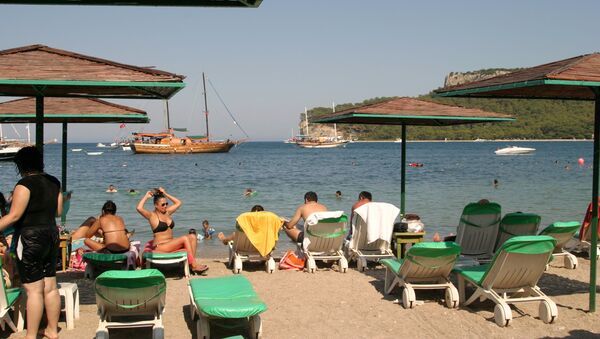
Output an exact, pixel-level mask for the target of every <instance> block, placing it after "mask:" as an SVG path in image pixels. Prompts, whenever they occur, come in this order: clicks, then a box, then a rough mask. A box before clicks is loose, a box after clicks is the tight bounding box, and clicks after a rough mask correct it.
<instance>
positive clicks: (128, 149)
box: [121, 146, 131, 151]
mask: <svg viewBox="0 0 600 339" xmlns="http://www.w3.org/2000/svg"><path fill="white" fill-rule="evenodd" d="M121 148H123V151H131V146H121Z"/></svg>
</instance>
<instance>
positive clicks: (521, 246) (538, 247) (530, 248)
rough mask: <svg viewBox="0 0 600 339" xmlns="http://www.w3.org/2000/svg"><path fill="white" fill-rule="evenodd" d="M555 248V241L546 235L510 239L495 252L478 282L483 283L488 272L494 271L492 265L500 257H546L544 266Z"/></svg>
mask: <svg viewBox="0 0 600 339" xmlns="http://www.w3.org/2000/svg"><path fill="white" fill-rule="evenodd" d="M555 246H556V239H554V238H553V237H551V236H547V235H524V236H517V237H513V238H510V239H508V240H507V241H506V242H505V243H504V244H502V246H501V247H500V248H499V249H498V251H496V254H495V255H494V257H493V258H492V261H491V263H490V264H489V266H488V270H487V271H486V272H485V274H484V275H483V276H482V278H481V280H480V282H484V281H485V279H486V277H487V276H488V275H489V274H490V272H491V271H492V270H494V265H496V264H497V263H496V262H497V261H498V260H499V259H498V258H499V257H501V256H505V255H506V254H511V253H513V254H525V255H547V258H546V259H545V261H544V266H545V263H547V262H548V259H549V258H550V255H551V254H552V251H553V250H554V247H555ZM500 265H503V263H500ZM540 269H541V271H543V270H544V267H541V268H540Z"/></svg>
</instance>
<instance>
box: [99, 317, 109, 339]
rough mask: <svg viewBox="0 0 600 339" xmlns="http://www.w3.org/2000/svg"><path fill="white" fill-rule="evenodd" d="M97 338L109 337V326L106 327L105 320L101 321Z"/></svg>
mask: <svg viewBox="0 0 600 339" xmlns="http://www.w3.org/2000/svg"><path fill="white" fill-rule="evenodd" d="M96 339H108V328H106V322H105V321H102V320H101V321H100V324H99V325H98V329H97V330H96Z"/></svg>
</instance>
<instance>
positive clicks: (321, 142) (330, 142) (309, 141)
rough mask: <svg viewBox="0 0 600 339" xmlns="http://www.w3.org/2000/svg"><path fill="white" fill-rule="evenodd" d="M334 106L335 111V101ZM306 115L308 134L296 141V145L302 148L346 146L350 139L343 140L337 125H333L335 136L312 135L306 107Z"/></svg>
mask: <svg viewBox="0 0 600 339" xmlns="http://www.w3.org/2000/svg"><path fill="white" fill-rule="evenodd" d="M332 106H333V112H334V113H335V103H334V104H333V105H332ZM304 116H305V119H306V136H305V137H303V138H301V139H299V140H298V141H296V145H298V146H300V147H302V148H335V147H340V146H346V144H347V143H348V140H343V139H341V138H340V137H338V135H337V126H336V124H334V125H333V129H334V136H333V137H311V136H310V131H309V130H308V111H307V110H306V107H304Z"/></svg>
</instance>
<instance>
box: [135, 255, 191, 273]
mask: <svg viewBox="0 0 600 339" xmlns="http://www.w3.org/2000/svg"><path fill="white" fill-rule="evenodd" d="M142 258H143V260H144V261H145V262H146V268H152V267H157V268H158V267H165V266H174V265H179V266H182V267H183V275H184V276H185V277H186V278H189V277H190V265H189V264H188V258H187V252H186V251H179V252H172V253H160V252H148V251H145V252H144V253H143V254H142Z"/></svg>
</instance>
